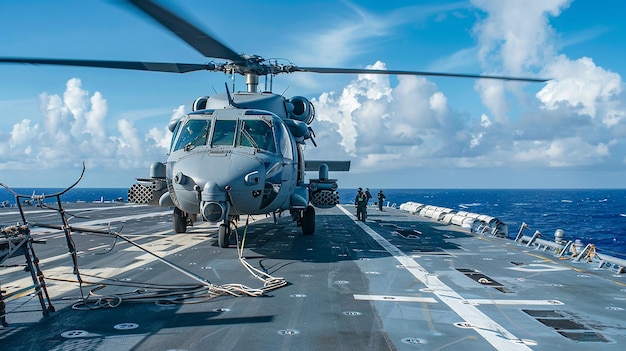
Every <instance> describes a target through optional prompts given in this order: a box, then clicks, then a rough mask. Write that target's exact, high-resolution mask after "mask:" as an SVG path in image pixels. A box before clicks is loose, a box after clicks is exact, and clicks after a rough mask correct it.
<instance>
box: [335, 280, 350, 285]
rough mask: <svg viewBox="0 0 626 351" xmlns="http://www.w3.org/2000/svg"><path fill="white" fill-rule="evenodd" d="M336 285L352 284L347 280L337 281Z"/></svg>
mask: <svg viewBox="0 0 626 351" xmlns="http://www.w3.org/2000/svg"><path fill="white" fill-rule="evenodd" d="M335 284H337V285H345V284H350V282H349V281H347V280H335Z"/></svg>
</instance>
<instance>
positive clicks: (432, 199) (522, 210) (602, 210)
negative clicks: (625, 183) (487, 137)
mask: <svg viewBox="0 0 626 351" xmlns="http://www.w3.org/2000/svg"><path fill="white" fill-rule="evenodd" d="M14 190H15V191H17V192H18V193H20V194H25V195H30V194H32V193H33V191H35V193H36V194H38V195H41V194H42V193H43V194H53V193H55V192H58V191H60V190H61V189H36V190H34V189H30V188H19V189H14ZM379 190H380V189H375V188H372V189H371V192H372V196H374V197H376V194H377V193H378V191H379ZM382 190H383V192H384V193H385V196H386V197H387V198H386V201H388V202H389V203H390V204H396V205H397V206H399V205H400V204H402V203H404V202H409V201H412V202H418V203H423V204H426V205H436V206H444V207H449V208H452V209H455V210H463V211H470V212H475V213H480V214H485V215H490V216H493V217H496V218H498V219H500V220H501V221H502V222H504V223H506V224H507V225H508V227H509V236H515V235H516V233H517V231H518V230H519V228H520V226H521V224H522V222H525V223H526V224H527V225H528V226H529V227H530V230H526V231H525V233H526V234H527V235H531V234H532V233H534V231H535V230H538V231H540V232H541V233H542V235H543V237H544V239H546V240H551V239H552V238H553V237H554V231H555V230H557V229H562V230H564V231H565V238H566V239H567V240H574V239H580V240H581V241H583V243H592V244H594V245H595V246H596V248H597V250H598V252H600V253H605V254H608V255H613V256H617V257H621V258H626V189H609V190H607V189H485V190H479V189H470V190H467V189H466V190H463V189H436V190H433V189H423V190H422V189H382ZM339 194H340V202H341V203H342V204H353V203H354V198H355V196H356V189H339ZM126 197H127V189H125V188H115V189H114V188H77V189H72V190H70V191H69V192H68V193H67V194H65V195H64V196H63V197H62V198H61V200H62V201H64V202H76V201H85V202H92V201H101V200H104V201H114V200H116V199H119V198H122V199H123V200H126ZM4 201H9V202H10V203H11V204H15V199H14V197H13V195H12V194H10V193H9V192H8V191H7V190H6V189H4V188H0V203H2V202H4ZM49 201H56V200H52V199H50V200H49ZM372 202H373V201H372Z"/></svg>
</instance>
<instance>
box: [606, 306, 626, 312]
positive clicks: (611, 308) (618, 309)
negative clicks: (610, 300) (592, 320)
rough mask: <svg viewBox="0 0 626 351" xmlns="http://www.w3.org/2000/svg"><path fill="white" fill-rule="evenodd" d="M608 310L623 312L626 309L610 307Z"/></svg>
mask: <svg viewBox="0 0 626 351" xmlns="http://www.w3.org/2000/svg"><path fill="white" fill-rule="evenodd" d="M605 308H606V309H607V310H609V311H623V310H624V309H623V308H621V307H616V306H609V307H605Z"/></svg>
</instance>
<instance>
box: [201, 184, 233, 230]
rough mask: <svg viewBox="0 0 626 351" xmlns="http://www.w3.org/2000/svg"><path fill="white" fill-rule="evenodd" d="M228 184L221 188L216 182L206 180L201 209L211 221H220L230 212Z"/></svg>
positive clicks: (204, 215) (203, 214)
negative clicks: (227, 195) (227, 192)
mask: <svg viewBox="0 0 626 351" xmlns="http://www.w3.org/2000/svg"><path fill="white" fill-rule="evenodd" d="M228 188H229V187H228V186H227V187H225V188H224V189H221V188H220V187H219V186H218V185H217V183H215V182H211V181H209V182H206V184H204V188H203V189H202V202H201V203H200V210H201V212H202V216H203V217H204V218H205V219H206V220H207V221H209V222H219V221H221V220H222V219H224V218H225V217H226V213H228V201H227V197H226V191H228Z"/></svg>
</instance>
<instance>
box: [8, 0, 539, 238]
mask: <svg viewBox="0 0 626 351" xmlns="http://www.w3.org/2000/svg"><path fill="white" fill-rule="evenodd" d="M125 2H126V3H128V4H130V5H132V6H134V7H136V8H138V9H139V10H141V11H142V12H143V13H144V14H146V15H147V16H148V17H151V18H152V19H154V20H156V21H157V22H158V23H160V24H161V25H162V26H164V27H165V28H166V29H168V30H169V31H171V32H172V33H174V34H175V35H177V36H178V37H179V38H180V39H182V40H183V41H185V42H186V43H187V44H189V45H190V46H191V47H193V48H194V49H196V50H197V51H198V52H199V53H201V54H202V55H204V56H205V57H208V58H211V59H222V60H225V62H210V63H204V64H187V63H167V62H141V61H107V60H76V59H47V58H15V57H0V63H27V64H45V65H65V66H83V67H99V68H115V69H128V70H145V71H156V72H171V73H187V72H194V71H211V72H223V73H225V74H230V75H233V76H234V75H235V74H240V75H243V76H245V77H246V85H247V91H245V92H234V91H233V93H232V94H231V93H230V92H229V90H228V86H227V85H226V92H225V93H223V94H216V95H213V96H203V97H199V98H197V99H196V100H195V102H194V103H193V106H192V112H190V113H189V114H187V115H186V116H184V117H182V118H179V119H176V120H172V121H171V122H170V123H169V125H168V128H169V130H170V131H171V132H172V133H173V135H172V140H171V145H170V150H169V153H168V157H167V161H166V162H165V163H162V162H155V163H153V164H152V166H151V169H150V178H144V179H138V181H139V182H138V183H137V184H134V185H133V186H132V187H131V188H130V189H129V191H128V200H129V201H130V202H136V203H143V204H151V205H159V206H164V207H171V208H173V209H174V210H173V211H174V212H173V226H174V230H175V231H176V232H177V233H183V232H185V231H186V230H187V227H188V226H189V225H192V224H193V223H194V222H195V221H196V220H198V217H199V216H200V217H201V218H202V219H203V220H205V221H208V222H212V223H220V225H219V231H218V245H219V246H220V247H228V246H229V240H230V239H229V238H230V234H231V231H232V228H233V226H234V225H236V221H237V219H238V218H239V216H240V215H256V214H270V213H272V214H274V215H276V214H277V213H280V212H282V211H287V210H288V211H290V214H291V216H292V219H293V220H294V221H296V222H297V223H298V224H299V225H300V226H301V227H302V232H303V234H312V233H314V232H315V207H317V208H329V207H332V206H335V205H336V204H338V202H339V195H338V193H337V182H336V180H335V179H330V178H329V175H328V172H329V171H348V170H349V168H350V162H349V161H305V159H304V154H303V145H304V144H305V141H307V140H310V142H312V143H313V144H314V145H316V144H315V140H314V137H315V135H314V132H313V130H312V129H311V127H310V124H311V123H312V122H313V120H314V118H315V108H314V106H313V104H311V102H310V101H309V100H308V99H306V98H304V97H301V96H295V97H292V98H285V97H283V96H282V95H278V94H274V93H272V92H271V91H263V92H259V91H258V85H259V77H265V79H266V82H267V78H268V77H270V79H271V78H272V77H273V76H276V75H278V74H282V73H296V72H311V73H325V74H389V75H422V76H445V77H460V78H476V79H500V80H513V81H526V82H545V81H547V79H535V78H523V77H505V76H491V75H475V74H459V73H437V72H420V71H398V70H376V69H353V68H325V67H300V66H296V65H293V64H290V63H288V64H280V63H278V62H276V61H271V60H265V59H264V58H262V57H260V56H256V55H245V54H238V53H236V52H235V51H233V50H232V49H230V48H229V47H227V46H226V45H224V44H223V43H221V42H220V41H218V40H217V39H215V38H214V37H212V36H211V35H209V34H207V33H205V32H204V31H202V30H201V29H199V28H198V27H196V26H195V25H193V24H191V23H190V22H189V21H187V20H185V19H184V18H182V17H180V16H178V15H177V14H175V13H173V12H172V11H170V10H169V9H167V8H165V7H163V6H162V5H160V4H158V3H156V2H154V1H152V0H126V1H125ZM270 90H271V89H270ZM312 170H316V171H318V174H319V175H318V178H317V179H310V180H309V182H308V183H307V182H306V180H305V171H312Z"/></svg>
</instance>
